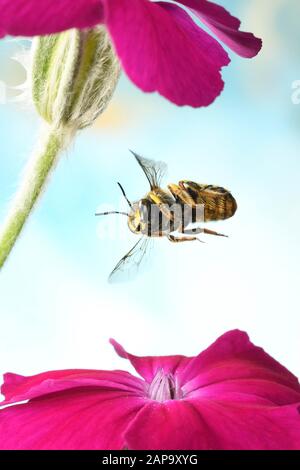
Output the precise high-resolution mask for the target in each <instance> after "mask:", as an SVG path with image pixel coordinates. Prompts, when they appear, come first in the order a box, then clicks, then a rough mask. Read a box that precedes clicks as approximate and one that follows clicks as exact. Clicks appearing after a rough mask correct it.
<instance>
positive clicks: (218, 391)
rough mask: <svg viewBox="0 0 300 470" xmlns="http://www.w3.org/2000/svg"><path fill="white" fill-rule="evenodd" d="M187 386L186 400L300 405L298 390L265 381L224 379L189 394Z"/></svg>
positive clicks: (299, 392)
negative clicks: (201, 399)
mask: <svg viewBox="0 0 300 470" xmlns="http://www.w3.org/2000/svg"><path fill="white" fill-rule="evenodd" d="M190 385H191V384H190V383H189V384H188V385H187V386H184V387H183V388H184V391H185V394H186V396H188V398H189V399H190V398H192V397H194V398H196V397H199V398H206V399H210V400H222V401H223V402H224V401H236V402H239V403H242V402H248V403H249V402H251V403H256V404H265V405H270V406H282V405H290V404H295V403H300V390H298V391H296V390H294V389H292V388H290V387H287V386H286V385H282V384H279V383H278V382H274V381H271V380H266V379H257V378H252V377H249V378H246V377H244V378H240V379H235V380H232V379H228V380H226V379H224V381H223V382H217V383H212V384H210V385H206V386H204V387H201V386H200V387H199V388H197V389H195V390H194V391H193V392H189V391H188V388H189V387H190Z"/></svg>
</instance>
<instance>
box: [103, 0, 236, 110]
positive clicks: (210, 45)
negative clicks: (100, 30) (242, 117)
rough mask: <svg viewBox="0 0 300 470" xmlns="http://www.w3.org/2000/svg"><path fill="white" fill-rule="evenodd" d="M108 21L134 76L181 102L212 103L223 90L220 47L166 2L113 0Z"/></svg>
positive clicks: (146, 86)
mask: <svg viewBox="0 0 300 470" xmlns="http://www.w3.org/2000/svg"><path fill="white" fill-rule="evenodd" d="M105 6H106V9H105V10H106V15H105V23H106V25H107V27H108V29H109V32H110V34H111V37H112V40H113V42H114V45H115V48H116V51H117V53H118V55H119V58H120V60H121V62H122V65H123V68H124V70H125V71H126V73H127V74H128V76H129V78H130V79H131V80H132V81H133V82H134V83H135V84H136V85H137V86H138V87H140V88H141V89H142V90H143V91H145V92H153V91H158V92H159V93H160V94H161V95H163V96H164V97H166V98H168V99H169V100H170V101H172V102H174V103H176V104H177V105H179V106H181V105H190V106H194V107H199V106H207V105H209V104H211V103H212V102H213V101H214V99H215V98H216V97H217V96H218V95H219V94H220V93H221V91H222V90H223V86H224V83H223V81H222V78H221V73H220V70H221V68H222V67H223V66H225V65H228V63H229V58H228V55H227V53H226V52H225V51H224V49H223V48H222V47H221V45H220V44H219V43H218V42H217V41H216V40H215V39H214V38H212V37H211V36H209V35H208V34H207V33H206V32H204V31H203V30H202V29H200V28H199V27H198V26H197V25H196V24H195V23H194V22H193V21H192V19H191V18H190V16H189V15H188V14H187V13H186V12H185V11H184V10H183V9H181V8H179V7H177V6H176V5H173V4H170V3H167V2H155V3H153V2H149V0H110V1H106V2H105Z"/></svg>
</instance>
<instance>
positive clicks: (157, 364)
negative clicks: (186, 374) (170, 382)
mask: <svg viewBox="0 0 300 470" xmlns="http://www.w3.org/2000/svg"><path fill="white" fill-rule="evenodd" d="M110 343H111V344H112V345H113V347H114V348H115V351H116V353H117V354H118V355H119V356H120V357H122V358H123V359H128V360H129V361H130V362H131V364H132V365H133V367H134V368H135V370H136V371H137V372H138V374H140V376H141V377H143V378H144V379H145V380H146V381H147V382H148V383H150V382H152V379H153V378H154V376H155V375H156V373H157V371H158V370H160V369H162V370H163V371H164V373H165V374H168V373H172V374H175V373H178V372H180V371H182V370H183V369H184V368H185V366H186V365H187V364H188V363H189V362H190V361H191V360H192V359H193V358H189V357H186V356H145V357H139V356H134V355H133V354H130V353H128V352H127V351H125V349H124V348H123V347H122V346H121V345H120V344H119V343H117V341H115V340H114V339H110Z"/></svg>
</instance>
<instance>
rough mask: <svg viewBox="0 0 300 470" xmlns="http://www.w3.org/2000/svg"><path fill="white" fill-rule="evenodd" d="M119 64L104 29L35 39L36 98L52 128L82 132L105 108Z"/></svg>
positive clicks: (34, 71) (39, 109) (71, 32)
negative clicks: (79, 130) (80, 130)
mask: <svg viewBox="0 0 300 470" xmlns="http://www.w3.org/2000/svg"><path fill="white" fill-rule="evenodd" d="M119 75H120V66H119V62H118V59H117V57H116V55H115V53H114V50H113V46H112V44H111V42H110V39H109V36H108V33H107V31H106V29H105V27H104V26H99V27H96V28H93V29H88V30H84V31H80V30H77V29H72V30H69V31H67V32H64V33H60V34H54V35H50V36H42V37H38V38H36V39H34V44H33V63H32V96H33V101H34V103H35V105H36V108H37V110H38V112H39V114H40V115H41V116H42V117H43V119H45V120H46V121H47V122H48V123H49V124H50V125H51V126H53V127H56V128H60V127H63V128H69V129H71V130H74V131H76V130H78V129H83V128H84V127H87V126H90V125H91V124H92V123H93V122H94V121H95V119H96V118H97V117H98V116H99V114H101V113H102V112H103V111H104V109H105V108H106V106H107V104H108V102H109V100H110V98H111V96H112V94H113V92H114V90H115V87H116V84H117V81H118V78H119Z"/></svg>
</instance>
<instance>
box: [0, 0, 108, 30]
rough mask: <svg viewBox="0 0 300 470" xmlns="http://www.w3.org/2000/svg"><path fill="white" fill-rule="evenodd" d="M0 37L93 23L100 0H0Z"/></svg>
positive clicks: (99, 18)
mask: <svg viewBox="0 0 300 470" xmlns="http://www.w3.org/2000/svg"><path fill="white" fill-rule="evenodd" d="M0 11H1V15H0V37H1V36H4V35H6V34H9V35H12V36H35V35H43V34H50V33H57V32H60V31H64V30H66V29H70V28H75V27H76V28H87V27H92V26H95V25H96V24H97V23H100V22H101V21H102V19H103V7H102V2H101V0H76V1H74V0H0Z"/></svg>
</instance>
